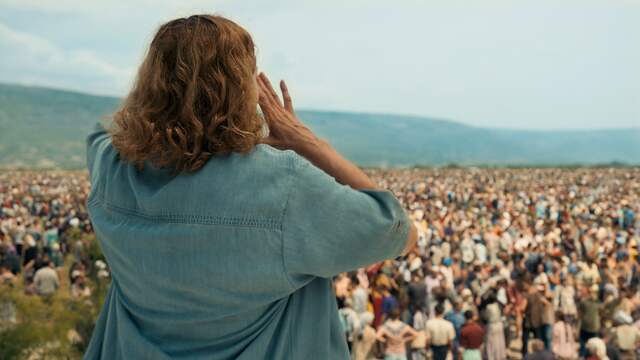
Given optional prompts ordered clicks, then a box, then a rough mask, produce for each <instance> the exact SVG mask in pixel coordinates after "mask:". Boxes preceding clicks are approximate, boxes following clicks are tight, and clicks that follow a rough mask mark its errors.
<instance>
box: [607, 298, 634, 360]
mask: <svg viewBox="0 0 640 360" xmlns="http://www.w3.org/2000/svg"><path fill="white" fill-rule="evenodd" d="M613 323H614V325H615V326H614V328H613V329H612V330H611V336H610V337H611V340H612V343H613V345H614V346H615V348H616V349H617V351H618V352H619V356H620V359H621V360H635V359H636V355H637V350H638V349H639V348H640V329H638V328H637V327H635V326H633V318H632V317H631V316H630V315H628V314H627V313H625V311H624V310H618V311H617V312H616V314H615V315H614V318H613Z"/></svg>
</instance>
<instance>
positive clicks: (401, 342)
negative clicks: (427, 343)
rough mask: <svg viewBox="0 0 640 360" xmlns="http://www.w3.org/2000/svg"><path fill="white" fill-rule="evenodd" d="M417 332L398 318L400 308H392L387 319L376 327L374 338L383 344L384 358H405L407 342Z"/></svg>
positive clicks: (400, 359) (403, 359)
mask: <svg viewBox="0 0 640 360" xmlns="http://www.w3.org/2000/svg"><path fill="white" fill-rule="evenodd" d="M416 336H418V333H417V332H416V331H415V330H414V329H413V328H412V327H411V326H410V325H408V324H405V323H404V322H402V321H401V320H400V309H398V308H397V307H396V308H393V309H392V310H391V311H390V313H389V319H388V320H387V321H385V322H384V324H383V325H382V326H380V328H379V329H378V332H377V334H376V339H377V340H378V341H380V342H382V343H384V344H385V345H386V346H385V353H384V355H385V357H384V358H385V360H407V349H406V344H407V342H411V341H412V340H413V339H415V337H416Z"/></svg>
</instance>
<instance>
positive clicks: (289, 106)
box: [280, 80, 293, 114]
mask: <svg viewBox="0 0 640 360" xmlns="http://www.w3.org/2000/svg"><path fill="white" fill-rule="evenodd" d="M280 90H281V91H282V100H283V101H284V109H285V110H287V111H288V112H290V113H292V114H293V102H292V101H291V95H290V94H289V89H287V84H285V82H284V80H280Z"/></svg>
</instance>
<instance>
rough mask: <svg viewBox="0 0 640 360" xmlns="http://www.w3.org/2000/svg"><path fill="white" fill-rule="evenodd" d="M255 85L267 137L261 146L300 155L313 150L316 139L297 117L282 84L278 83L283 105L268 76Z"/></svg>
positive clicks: (264, 76)
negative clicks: (267, 128)
mask: <svg viewBox="0 0 640 360" xmlns="http://www.w3.org/2000/svg"><path fill="white" fill-rule="evenodd" d="M257 82H258V105H260V109H261V110H262V114H263V115H264V118H265V120H266V122H267V125H268V126H269V136H267V137H266V138H264V139H262V142H263V143H265V144H268V145H271V146H273V147H275V148H278V149H281V150H287V149H291V150H294V151H296V152H298V153H301V154H303V153H305V152H306V151H308V150H309V149H310V148H312V147H314V146H316V145H317V143H318V142H319V139H318V137H317V136H316V135H315V134H314V133H313V132H312V131H311V130H310V129H309V128H308V127H306V126H305V125H304V124H303V123H302V121H300V119H298V117H297V116H296V114H295V112H294V110H293V102H292V101H291V95H290V94H289V90H288V89H287V85H286V84H285V83H284V80H283V81H280V90H281V91H282V99H283V100H284V104H283V103H282V102H280V98H279V97H278V94H277V93H276V91H275V90H274V89H273V86H271V82H270V81H269V78H268V77H267V75H265V74H264V73H260V74H259V75H258V78H257Z"/></svg>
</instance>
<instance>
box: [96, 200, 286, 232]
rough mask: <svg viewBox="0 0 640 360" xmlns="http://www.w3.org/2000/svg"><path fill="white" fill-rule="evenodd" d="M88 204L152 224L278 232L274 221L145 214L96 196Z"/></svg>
mask: <svg viewBox="0 0 640 360" xmlns="http://www.w3.org/2000/svg"><path fill="white" fill-rule="evenodd" d="M89 204H99V205H101V206H103V207H104V208H105V209H108V210H111V211H114V212H117V213H120V214H123V215H127V216H135V217H139V218H142V219H145V220H148V221H152V222H168V223H177V224H200V225H229V226H239V227H251V228H263V229H270V230H278V229H279V227H280V226H279V225H281V224H278V222H277V221H275V220H257V219H252V218H239V217H224V216H212V215H196V214H176V213H165V214H156V215H152V214H147V213H144V212H141V211H138V210H135V209H127V208H124V207H121V206H118V205H114V204H111V203H108V202H106V201H104V199H101V198H99V197H98V196H96V197H94V198H93V199H92V200H91V201H90V202H89Z"/></svg>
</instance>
